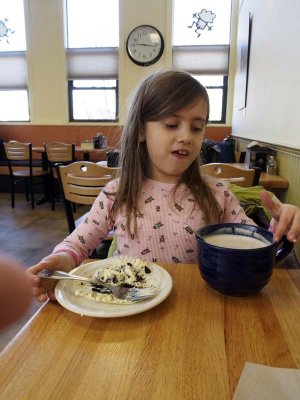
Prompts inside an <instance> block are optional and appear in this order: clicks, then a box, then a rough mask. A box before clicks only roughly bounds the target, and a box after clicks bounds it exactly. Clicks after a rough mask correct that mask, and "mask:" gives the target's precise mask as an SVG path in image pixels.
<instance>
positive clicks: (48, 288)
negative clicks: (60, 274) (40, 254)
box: [26, 253, 75, 302]
mask: <svg viewBox="0 0 300 400" xmlns="http://www.w3.org/2000/svg"><path fill="white" fill-rule="evenodd" d="M74 267H75V262H74V260H73V258H72V256H71V255H70V254H68V253H57V254H51V255H49V256H47V257H45V258H44V259H43V260H42V261H40V262H39V263H38V264H36V265H33V266H32V267H30V268H28V269H27V270H26V273H27V274H28V276H29V279H30V281H31V286H32V294H33V295H34V296H35V297H36V299H37V300H38V301H40V302H44V301H46V300H48V298H49V299H50V300H53V301H54V300H56V298H55V295H54V287H55V285H56V283H57V281H54V280H51V279H43V278H40V277H39V276H37V275H36V274H37V273H38V272H39V271H42V270H43V269H53V270H60V271H66V272H69V271H71V269H73V268H74Z"/></svg>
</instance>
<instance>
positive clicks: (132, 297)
mask: <svg viewBox="0 0 300 400" xmlns="http://www.w3.org/2000/svg"><path fill="white" fill-rule="evenodd" d="M37 276H39V277H40V278H45V279H57V280H60V279H70V280H75V281H81V282H89V283H90V284H91V285H92V290H93V291H96V292H100V293H104V294H112V295H113V296H115V297H117V298H118V299H120V300H129V301H141V300H146V299H148V298H150V297H153V296H155V295H156V293H157V291H156V290H155V288H154V287H147V288H141V289H138V288H135V287H131V286H113V285H110V284H109V283H106V282H105V283H104V282H101V281H100V282H92V281H91V279H90V278H87V277H84V276H78V275H73V274H69V273H67V272H64V271H54V270H50V269H43V270H42V271H40V272H38V273H37Z"/></svg>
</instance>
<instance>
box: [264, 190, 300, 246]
mask: <svg viewBox="0 0 300 400" xmlns="http://www.w3.org/2000/svg"><path fill="white" fill-rule="evenodd" d="M260 197H261V200H262V202H263V204H264V206H265V207H266V208H267V209H268V210H269V212H270V214H271V216H272V217H273V218H274V220H275V221H277V225H276V227H275V232H274V240H275V241H279V240H280V239H281V237H282V236H283V235H284V234H286V236H287V239H288V240H289V241H291V242H294V243H295V242H296V241H297V240H298V239H299V237H300V208H299V207H296V206H293V205H291V204H283V203H281V201H279V200H278V199H277V197H276V196H271V195H270V194H269V193H268V192H266V191H262V192H261V194H260Z"/></svg>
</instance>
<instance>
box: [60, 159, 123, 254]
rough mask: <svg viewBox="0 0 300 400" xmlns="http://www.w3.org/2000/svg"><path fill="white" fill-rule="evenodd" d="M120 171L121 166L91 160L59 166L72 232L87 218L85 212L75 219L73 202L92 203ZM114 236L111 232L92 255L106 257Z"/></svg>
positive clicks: (68, 220) (67, 215) (66, 211)
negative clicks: (109, 165) (107, 165)
mask: <svg viewBox="0 0 300 400" xmlns="http://www.w3.org/2000/svg"><path fill="white" fill-rule="evenodd" d="M118 171H119V168H110V167H104V166H102V165H100V164H96V163H93V162H90V161H77V162H74V163H72V164H69V165H59V166H58V178H59V182H60V185H61V190H62V193H63V198H64V205H65V213H66V218H67V222H68V227H69V231H70V233H71V232H72V231H73V230H74V229H75V227H76V225H78V224H79V223H80V222H81V221H82V220H84V219H85V215H86V214H84V215H83V216H82V217H80V218H79V219H77V220H76V221H75V218H74V212H73V208H72V203H75V204H81V205H92V204H93V203H94V201H95V199H96V198H97V196H98V194H99V193H100V192H101V190H102V189H103V187H104V186H105V185H106V184H107V183H108V182H109V181H110V180H112V179H114V178H115V177H116V176H117V173H118ZM112 237H113V233H110V234H109V236H108V237H107V238H106V239H105V240H104V241H103V243H102V244H101V245H100V247H99V248H98V249H97V251H96V252H94V253H93V254H92V255H91V257H92V258H105V257H106V256H107V251H108V248H109V246H110V244H111V241H112ZM104 253H105V254H104Z"/></svg>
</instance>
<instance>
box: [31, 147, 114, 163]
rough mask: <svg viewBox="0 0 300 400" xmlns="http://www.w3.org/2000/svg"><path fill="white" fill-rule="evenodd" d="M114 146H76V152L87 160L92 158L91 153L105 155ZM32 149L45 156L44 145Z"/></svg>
mask: <svg viewBox="0 0 300 400" xmlns="http://www.w3.org/2000/svg"><path fill="white" fill-rule="evenodd" d="M113 149H114V147H110V146H107V147H103V148H102V149H83V148H82V147H80V146H75V152H76V153H80V154H83V159H84V160H85V161H88V160H89V159H90V155H91V154H97V155H103V154H106V152H108V151H111V150H113ZM32 151H35V152H36V153H41V154H42V158H43V157H45V155H46V152H45V148H44V146H32Z"/></svg>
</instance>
